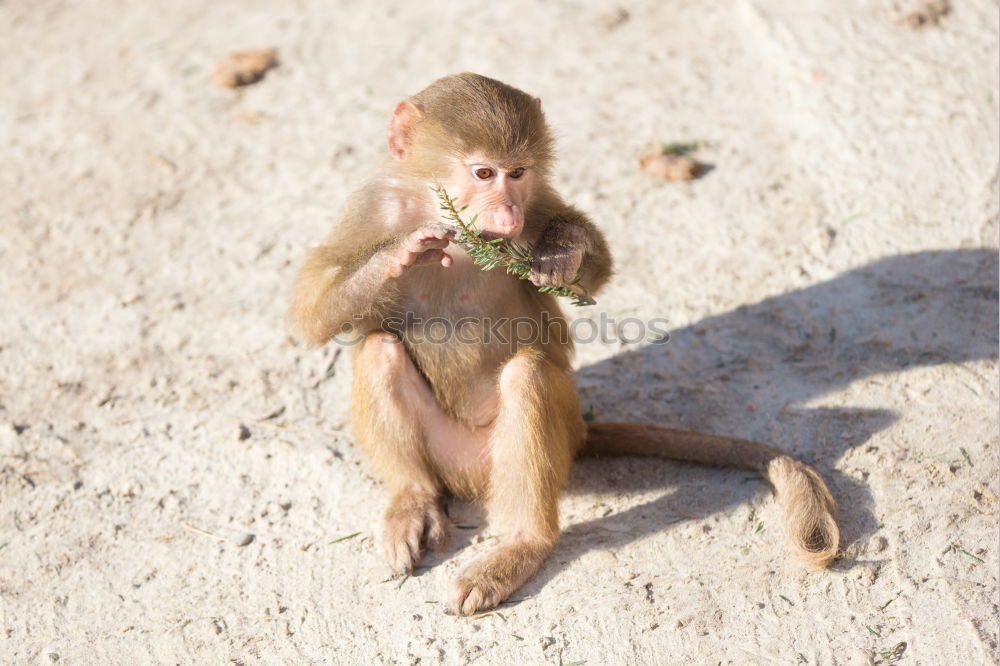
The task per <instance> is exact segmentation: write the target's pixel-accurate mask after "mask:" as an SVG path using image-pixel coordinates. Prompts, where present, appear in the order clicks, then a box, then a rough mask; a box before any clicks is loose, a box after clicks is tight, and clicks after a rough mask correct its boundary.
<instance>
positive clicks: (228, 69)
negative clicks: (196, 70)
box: [212, 49, 278, 88]
mask: <svg viewBox="0 0 1000 666" xmlns="http://www.w3.org/2000/svg"><path fill="white" fill-rule="evenodd" d="M277 64H278V52H277V51H275V50H274V49H264V50H262V51H244V52H242V53H230V54H229V55H227V56H225V57H224V58H222V59H221V60H219V62H218V63H216V65H215V72H213V73H212V81H213V82H214V83H215V85H217V86H219V87H220V88H236V87H237V86H246V85H249V84H251V83H256V82H257V81H260V80H261V79H262V78H263V77H264V73H265V72H267V70H269V69H271V68H272V67H275V66H277Z"/></svg>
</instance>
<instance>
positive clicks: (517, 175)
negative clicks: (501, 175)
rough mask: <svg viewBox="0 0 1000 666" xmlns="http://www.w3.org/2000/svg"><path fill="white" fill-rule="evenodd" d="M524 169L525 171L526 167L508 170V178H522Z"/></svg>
mask: <svg viewBox="0 0 1000 666" xmlns="http://www.w3.org/2000/svg"><path fill="white" fill-rule="evenodd" d="M524 171H525V169H524V167H517V168H516V169H513V170H512V171H508V172H507V177H508V178H513V179H514V180H517V179H518V178H520V177H521V176H523V175H524Z"/></svg>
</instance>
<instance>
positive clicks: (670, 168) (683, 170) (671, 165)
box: [639, 148, 701, 180]
mask: <svg viewBox="0 0 1000 666" xmlns="http://www.w3.org/2000/svg"><path fill="white" fill-rule="evenodd" d="M639 168H640V169H642V172H643V173H645V174H648V175H650V176H653V177H654V178H662V179H663V180H694V179H695V178H697V177H698V174H699V173H701V165H700V164H699V163H698V162H697V161H695V160H693V159H691V158H690V157H687V156H686V155H677V154H675V153H670V152H666V151H664V150H663V149H661V148H656V149H655V150H653V151H651V152H649V153H646V154H645V155H643V156H642V157H640V158H639Z"/></svg>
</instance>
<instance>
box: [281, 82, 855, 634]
mask: <svg viewBox="0 0 1000 666" xmlns="http://www.w3.org/2000/svg"><path fill="white" fill-rule="evenodd" d="M388 147H389V153H390V155H391V157H392V158H393V159H392V160H390V161H388V162H387V163H386V164H385V165H384V166H383V167H382V169H381V170H379V171H378V172H377V173H376V175H375V176H374V177H373V178H372V179H371V180H370V181H369V182H368V183H367V184H366V185H365V186H364V187H362V188H361V189H360V190H359V191H358V192H357V193H356V194H354V195H352V197H351V198H350V199H349V201H348V203H347V205H346V206H345V209H344V212H343V214H342V216H341V219H340V221H339V223H338V224H337V226H336V227H335V228H334V230H333V232H331V234H330V236H329V237H328V239H327V240H326V242H325V243H324V244H323V245H322V246H320V247H318V248H316V249H315V250H313V251H312V252H311V253H310V255H309V258H308V259H307V261H306V263H305V266H304V267H303V268H302V271H301V272H300V274H299V278H298V281H297V282H296V285H295V294H294V297H293V301H292V308H291V318H292V321H293V323H294V324H295V325H296V327H297V328H298V329H299V330H300V331H301V332H302V333H303V334H304V335H305V336H306V337H307V338H308V339H309V340H311V341H312V342H314V343H323V342H325V341H326V340H327V339H328V338H329V337H330V335H331V334H334V333H339V332H342V331H343V330H344V328H345V327H348V326H350V327H353V328H354V331H355V334H357V335H362V336H365V337H364V343H363V344H362V345H359V346H356V347H355V348H354V388H353V394H352V399H351V415H352V421H353V425H354V429H355V432H356V435H357V438H358V441H359V443H360V445H361V447H362V448H363V449H364V450H365V451H366V452H367V453H368V455H369V456H370V457H371V458H372V461H373V464H374V467H375V470H376V471H377V473H378V474H379V476H380V477H381V478H382V479H383V480H384V482H385V484H386V485H387V487H388V489H389V491H390V493H391V495H392V497H391V500H390V503H389V508H388V510H387V512H386V515H385V519H384V522H383V530H382V545H383V550H384V552H385V556H386V558H387V560H388V562H389V563H390V565H391V566H392V567H393V568H394V569H395V570H397V571H401V572H402V571H410V570H412V568H413V567H414V566H415V565H416V564H417V562H418V561H419V557H420V549H421V546H422V545H427V546H429V547H431V548H435V549H436V548H440V547H442V546H443V544H444V541H445V538H446V532H445V529H444V525H445V521H444V519H443V514H442V512H441V508H440V501H441V496H442V493H443V492H444V491H445V490H450V491H451V492H453V493H455V494H458V495H462V496H466V497H471V498H474V499H478V500H482V501H485V503H486V505H487V507H488V510H489V514H490V518H491V521H493V522H494V523H495V525H496V527H497V529H498V530H499V531H500V533H501V535H502V536H501V540H500V542H499V543H498V544H497V545H496V546H495V548H494V549H493V550H491V551H489V552H488V553H486V554H485V555H484V556H483V557H482V558H481V559H480V560H478V561H476V562H473V563H472V564H470V565H469V566H467V567H466V568H465V569H464V570H463V571H462V572H461V573H460V574H459V576H458V578H457V580H456V582H455V587H454V590H453V594H452V598H451V604H450V608H451V610H452V611H453V612H455V613H460V614H465V615H468V614H473V613H476V612H479V611H481V610H483V609H486V608H491V607H493V606H495V605H496V604H498V603H500V602H501V601H503V600H504V599H505V598H507V597H508V596H509V595H510V594H511V593H512V592H513V591H514V590H516V589H517V588H518V587H519V586H520V585H521V584H523V583H524V582H525V581H526V580H527V579H528V578H530V577H531V576H532V575H534V573H535V572H536V571H537V570H538V568H539V567H540V566H541V563H542V562H543V561H544V559H545V558H546V557H547V556H548V554H549V553H550V552H551V550H552V548H553V547H554V544H555V542H556V540H557V538H558V534H559V519H558V512H557V508H558V496H559V492H560V491H561V489H562V488H563V486H564V485H565V483H566V480H567V478H568V475H569V468H570V464H571V461H572V459H573V458H574V456H576V455H577V453H579V452H580V451H581V449H583V452H584V453H587V454H615V453H632V454H640V455H658V456H664V457H672V458H678V459H681V460H691V461H695V462H703V463H710V464H718V465H738V466H743V467H749V468H751V469H756V470H758V471H760V472H761V473H763V474H764V475H766V476H767V478H768V479H770V481H771V483H772V484H773V485H774V487H775V490H776V491H777V494H778V499H779V501H781V502H782V504H783V505H784V507H785V510H786V515H787V517H788V518H787V520H788V533H789V538H790V540H791V541H792V544H793V548H794V549H795V551H796V553H797V554H798V555H799V556H800V557H802V558H803V559H805V560H806V561H808V562H811V563H813V564H817V565H825V564H827V563H829V561H830V560H831V559H832V557H833V556H834V555H835V553H836V550H837V543H838V533H837V526H836V523H835V522H834V520H833V517H832V512H833V510H834V503H833V499H832V497H831V496H830V494H829V492H828V491H827V489H826V486H825V485H824V484H823V481H822V480H821V479H820V478H819V476H818V475H816V473H815V472H813V471H812V470H811V469H809V468H808V467H806V466H805V465H803V464H801V463H799V462H797V461H794V460H792V459H791V458H789V457H788V456H787V455H785V454H783V453H782V452H781V451H779V450H777V449H774V448H771V447H768V446H765V445H762V444H754V443H751V442H743V441H739V440H732V439H726V438H719V437H711V436H708V435H701V434H698V433H688V432H683V431H676V430H669V429H665V428H658V427H656V426H642V425H634V424H591V426H590V429H589V434H585V424H584V423H583V421H582V419H581V417H580V410H579V405H578V401H577V395H576V389H575V387H574V385H573V382H572V379H571V377H570V375H569V372H570V359H571V355H572V344H571V342H570V341H569V339H568V336H567V335H566V322H565V321H564V320H563V318H562V316H561V313H560V310H559V305H558V303H557V302H556V300H555V298H554V297H552V296H549V295H545V294H541V293H539V292H538V290H537V288H536V285H544V284H559V283H560V282H564V281H566V280H568V279H571V277H573V276H575V275H576V274H577V270H578V269H579V274H580V276H581V281H582V284H583V286H584V287H586V288H587V289H588V291H589V292H590V293H591V294H595V293H597V291H598V290H599V289H600V288H601V287H602V286H603V284H604V283H605V282H606V281H607V280H608V278H609V277H610V276H611V273H612V262H611V257H610V255H609V253H608V248H607V244H606V242H605V240H604V238H603V236H602V235H601V233H600V231H598V229H597V228H596V227H595V226H594V225H593V224H592V223H591V222H590V221H589V220H588V219H587V217H586V216H585V215H584V214H583V213H581V212H580V211H578V210H576V209H575V208H572V207H570V206H568V205H567V204H566V203H564V202H563V200H562V198H561V197H560V196H559V195H558V194H557V193H556V192H555V191H554V190H553V189H552V188H551V187H550V186H549V185H548V183H547V180H546V176H547V173H548V169H549V166H550V164H551V161H552V138H551V134H550V133H549V130H548V127H547V126H546V124H545V119H544V115H543V114H542V111H541V106H540V104H539V103H538V101H537V100H535V99H533V98H532V97H530V96H529V95H526V94H525V93H523V92H521V91H519V90H516V89H514V88H511V87H510V86H507V85H505V84H502V83H500V82H499V81H494V80H492V79H487V78H485V77H481V76H478V75H475V74H460V75H457V76H453V77H447V78H445V79H441V80H439V81H437V82H435V83H434V84H432V85H431V86H430V87H428V88H427V89H426V90H424V91H422V92H420V93H418V94H417V95H415V96H414V97H413V98H411V99H410V100H407V101H404V102H401V103H400V104H399V105H398V106H397V107H396V112H395V113H394V115H393V118H392V122H391V124H390V130H389V136H388ZM470 160H471V162H470ZM470 163H471V164H472V165H473V167H470V166H469V165H470ZM482 163H486V164H487V166H488V167H489V168H490V169H491V170H492V171H491V173H493V172H494V171H495V176H491V177H490V178H489V181H488V182H486V183H483V182H476V180H475V179H476V178H478V176H474V175H472V172H477V170H478V169H479V167H476V166H475V165H477V164H482ZM521 168H526V169H527V170H526V171H525V172H524V173H525V175H524V176H523V178H522V177H518V175H517V174H516V173H515V174H514V175H511V173H513V172H515V170H518V169H521ZM439 178H440V179H446V180H447V182H448V187H449V188H454V192H457V193H459V194H460V195H461V197H462V202H467V203H469V207H470V209H469V210H468V211H466V214H467V215H469V216H471V215H476V214H482V215H483V217H482V218H481V219H483V220H486V222H487V224H489V223H490V220H493V222H492V223H493V224H494V225H500V226H499V227H497V228H498V229H513V230H515V231H512V232H511V233H515V232H516V234H517V238H519V240H521V241H526V242H530V243H532V244H534V246H535V254H534V257H535V258H534V264H533V266H532V272H531V281H532V282H534V283H535V284H532V283H531V282H529V281H525V280H518V279H516V278H514V277H512V276H510V275H506V274H505V273H504V272H503V271H501V270H494V271H490V272H483V271H481V270H480V269H479V268H478V267H477V266H474V265H473V264H472V263H471V261H469V260H468V258H467V257H465V256H464V254H463V253H462V251H461V250H460V249H458V248H456V247H455V246H454V245H448V240H447V236H446V233H447V232H446V231H445V230H443V229H442V228H441V227H440V225H438V224H436V223H435V222H434V220H437V219H440V212H439V211H438V207H437V202H436V200H435V199H434V196H433V194H432V192H431V190H430V186H431V185H432V184H433V183H434V182H435V181H436V180H438V179H439ZM449 191H450V192H451V191H452V190H451V189H449ZM505 211H506V212H505ZM497 220H499V222H498V221H497ZM515 222H516V224H515V226H504V225H510V224H514V223H515ZM517 225H521V226H517ZM488 230H489V229H487V231H488ZM407 313H411V314H413V315H416V316H417V317H422V318H424V319H425V320H426V319H427V318H430V317H441V318H444V319H445V320H447V321H448V322H451V323H452V324H454V323H455V322H458V321H460V320H463V319H467V320H469V321H471V322H472V323H471V324H470V328H468V329H467V330H466V331H465V333H467V334H468V335H471V339H472V340H474V341H476V342H475V343H474V344H463V343H460V342H457V341H456V340H455V339H454V338H452V339H450V340H449V341H447V342H444V343H440V344H439V343H435V342H434V341H433V340H434V335H433V330H432V329H428V328H423V327H421V326H419V325H417V324H415V323H413V322H409V323H407V320H405V319H403V317H404V316H405V315H406V314H407ZM543 315H547V316H548V317H549V318H550V324H549V328H550V330H549V333H550V335H549V336H548V339H547V340H542V339H536V340H532V341H527V342H524V343H522V344H512V342H511V340H512V336H511V335H510V334H511V333H512V331H511V329H510V325H506V326H502V327H500V331H501V333H506V334H508V335H507V338H508V341H507V342H503V341H501V340H497V339H487V336H488V335H489V334H492V333H494V332H495V329H493V330H488V329H487V324H484V323H482V321H481V320H482V318H485V317H492V318H494V319H495V318H502V317H506V318H517V317H523V318H528V319H529V320H533V321H535V322H538V323H539V326H540V322H541V320H542V317H543ZM468 335H467V337H468ZM400 340H402V342H401V341H400Z"/></svg>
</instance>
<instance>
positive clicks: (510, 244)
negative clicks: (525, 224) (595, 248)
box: [433, 183, 597, 306]
mask: <svg viewBox="0 0 1000 666" xmlns="http://www.w3.org/2000/svg"><path fill="white" fill-rule="evenodd" d="M433 190H434V192H435V193H436V194H437V197H438V199H439V200H440V201H441V210H442V211H444V214H443V217H444V218H445V219H446V220H448V221H449V222H452V223H454V225H455V226H456V227H457V228H458V229H457V231H458V233H457V234H456V236H455V238H454V239H453V240H452V242H454V243H457V244H459V245H461V246H462V247H463V248H464V249H465V251H466V252H467V253H468V255H469V256H470V257H472V263H474V264H476V265H477V266H480V267H481V268H482V269H483V270H484V271H491V270H493V269H494V268H497V267H503V268H504V270H506V271H507V273H508V274H510V275H516V276H517V277H518V278H520V279H522V280H527V279H528V276H529V274H530V273H531V260H532V252H533V248H532V247H531V244H530V243H517V242H515V241H512V240H508V239H506V238H494V239H491V240H487V239H485V238H483V235H482V233H481V232H480V231H479V230H478V229H477V228H476V216H473V217H472V219H471V220H469V221H468V222H466V221H465V220H463V219H462V216H461V212H462V211H463V210H465V208H466V207H465V206H463V207H462V208H456V207H455V199H454V198H452V197H449V196H448V192H446V191H445V189H444V186H443V185H441V184H440V183H438V184H436V185H435V187H434V188H433ZM538 291H540V292H542V293H543V294H552V295H553V296H562V297H564V298H570V299H572V302H573V305H576V306H583V305H595V304H596V303H597V301H595V300H594V299H593V298H591V296H590V294H588V293H587V290H586V288H584V286H583V285H582V284H580V275H579V273H578V274H577V276H576V277H575V278H574V279H573V281H572V282H570V283H568V284H564V285H561V286H558V287H538Z"/></svg>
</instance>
